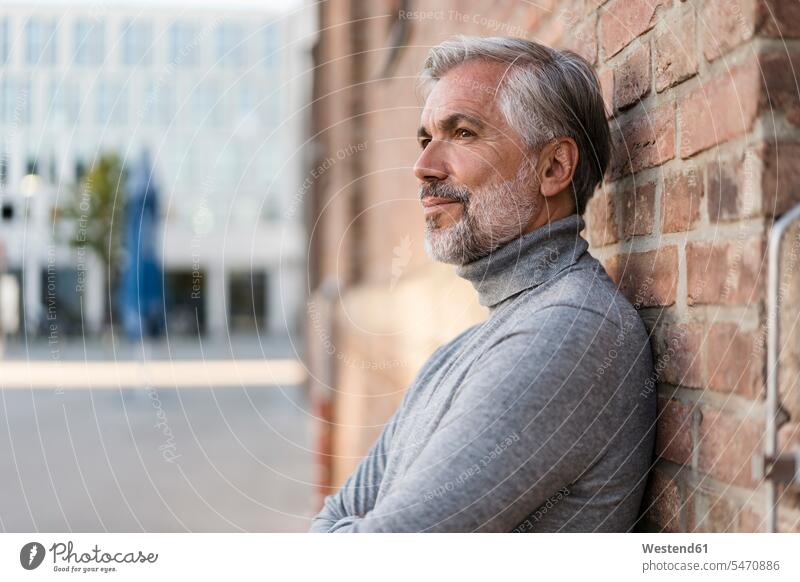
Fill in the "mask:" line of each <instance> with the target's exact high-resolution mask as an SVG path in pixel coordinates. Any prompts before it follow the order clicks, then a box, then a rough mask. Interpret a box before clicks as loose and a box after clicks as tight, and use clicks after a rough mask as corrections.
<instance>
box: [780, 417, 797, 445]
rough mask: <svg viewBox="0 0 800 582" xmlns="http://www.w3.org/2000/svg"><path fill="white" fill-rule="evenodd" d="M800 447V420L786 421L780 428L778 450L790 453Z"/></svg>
mask: <svg viewBox="0 0 800 582" xmlns="http://www.w3.org/2000/svg"><path fill="white" fill-rule="evenodd" d="M796 447H800V422H786V423H784V424H783V425H781V427H780V428H779V429H778V452H779V453H788V452H791V451H793V450H794V449H795V448H796Z"/></svg>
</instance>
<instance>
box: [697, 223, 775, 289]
mask: <svg viewBox="0 0 800 582" xmlns="http://www.w3.org/2000/svg"><path fill="white" fill-rule="evenodd" d="M762 249H763V244H762V241H761V239H760V238H748V239H743V240H732V241H717V242H713V241H697V242H689V243H687V244H686V280H687V282H686V284H687V292H688V302H689V304H690V305H695V304H713V305H744V304H749V303H752V302H754V301H757V300H758V298H759V297H760V295H759V293H760V292H761V286H762V279H763V277H764V276H765V275H766V263H764V264H763V265H762V260H764V261H765V259H764V257H763V251H762ZM762 268H763V270H764V273H762V272H761V271H762Z"/></svg>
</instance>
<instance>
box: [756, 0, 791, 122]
mask: <svg viewBox="0 0 800 582" xmlns="http://www.w3.org/2000/svg"><path fill="white" fill-rule="evenodd" d="M798 4H800V2H799V3H798ZM758 62H759V66H760V73H761V74H762V75H763V81H764V84H765V86H764V88H763V90H762V93H761V104H760V107H761V110H762V111H769V112H770V113H772V114H774V115H781V114H782V115H783V116H784V117H785V119H786V121H788V122H789V123H791V124H792V125H794V126H800V99H798V95H797V94H798V90H797V78H796V75H794V74H791V73H789V71H797V70H800V53H797V52H791V53H787V52H786V51H772V52H767V53H763V54H761V55H759V58H758Z"/></svg>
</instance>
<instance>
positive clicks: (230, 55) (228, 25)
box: [216, 22, 245, 67]
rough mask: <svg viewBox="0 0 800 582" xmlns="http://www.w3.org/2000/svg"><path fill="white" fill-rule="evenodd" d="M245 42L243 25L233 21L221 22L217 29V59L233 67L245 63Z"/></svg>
mask: <svg viewBox="0 0 800 582" xmlns="http://www.w3.org/2000/svg"><path fill="white" fill-rule="evenodd" d="M244 42H245V41H244V34H243V30H242V27H241V26H239V25H238V24H234V23H232V22H223V23H222V24H220V25H219V26H218V27H217V30H216V46H217V61H218V62H219V63H220V64H223V65H227V66H232V67H238V66H241V65H242V64H244V56H245V47H244Z"/></svg>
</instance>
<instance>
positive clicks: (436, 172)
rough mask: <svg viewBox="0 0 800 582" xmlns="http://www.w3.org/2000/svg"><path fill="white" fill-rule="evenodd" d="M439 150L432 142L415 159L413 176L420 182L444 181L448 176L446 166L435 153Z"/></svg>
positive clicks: (437, 153) (438, 153)
mask: <svg viewBox="0 0 800 582" xmlns="http://www.w3.org/2000/svg"><path fill="white" fill-rule="evenodd" d="M438 149H439V148H437V147H436V145H434V142H433V141H432V142H430V144H429V145H428V146H427V147H426V148H425V149H424V150H422V153H421V154H420V155H419V158H417V161H416V163H415V164H414V175H415V176H416V177H417V179H418V180H419V181H420V182H433V181H436V180H446V179H447V176H448V175H449V174H448V172H447V168H446V164H445V162H444V160H443V159H442V156H441V155H440V154H441V152H437V151H436V150H438Z"/></svg>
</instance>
